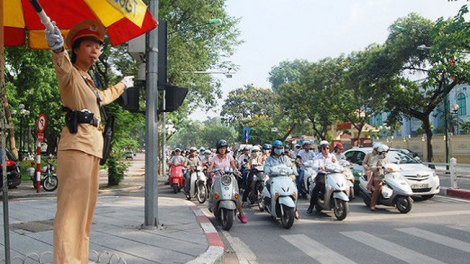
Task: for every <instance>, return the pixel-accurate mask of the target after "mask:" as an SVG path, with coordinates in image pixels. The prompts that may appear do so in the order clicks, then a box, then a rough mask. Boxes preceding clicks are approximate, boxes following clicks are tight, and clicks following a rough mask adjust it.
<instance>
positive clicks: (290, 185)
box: [262, 164, 298, 229]
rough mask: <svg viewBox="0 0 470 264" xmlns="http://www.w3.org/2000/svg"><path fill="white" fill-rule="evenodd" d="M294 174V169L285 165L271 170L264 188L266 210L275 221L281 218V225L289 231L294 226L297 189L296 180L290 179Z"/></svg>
mask: <svg viewBox="0 0 470 264" xmlns="http://www.w3.org/2000/svg"><path fill="white" fill-rule="evenodd" d="M290 174H293V171H292V168H289V167H288V166H286V165H284V164H280V165H276V166H273V167H271V168H270V173H269V180H268V181H267V183H266V186H265V187H264V188H263V199H262V201H263V205H264V209H265V210H266V211H267V212H268V213H269V214H271V216H272V217H273V218H274V219H277V218H281V224H282V226H283V227H284V228H286V229H289V228H291V227H292V225H293V224H294V217H295V210H296V200H297V195H298V192H297V187H296V185H295V182H294V180H293V179H292V178H291V177H289V175H290Z"/></svg>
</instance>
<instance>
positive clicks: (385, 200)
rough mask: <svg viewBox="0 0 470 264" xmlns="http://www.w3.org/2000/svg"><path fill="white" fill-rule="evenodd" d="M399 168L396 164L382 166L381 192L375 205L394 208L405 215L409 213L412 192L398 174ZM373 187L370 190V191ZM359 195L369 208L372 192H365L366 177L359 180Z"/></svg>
mask: <svg viewBox="0 0 470 264" xmlns="http://www.w3.org/2000/svg"><path fill="white" fill-rule="evenodd" d="M400 170H401V169H400V166H399V165H397V164H387V165H385V166H384V173H385V176H384V177H385V178H384V181H383V186H382V191H381V192H380V194H379V196H378V198H377V204H382V205H387V206H394V207H396V208H397V209H398V211H400V213H403V214H406V213H408V212H410V211H411V207H412V199H411V195H412V194H413V190H411V186H410V185H409V183H408V182H407V181H406V179H405V178H404V177H403V175H401V173H399V172H398V171H400ZM372 190H373V187H372V188H371V191H372ZM359 194H360V195H361V196H362V199H363V200H364V203H365V204H366V205H367V206H368V207H370V202H371V198H372V192H370V191H368V190H367V178H366V175H362V176H361V177H360V178H359Z"/></svg>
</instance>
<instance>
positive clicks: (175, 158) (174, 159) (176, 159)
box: [169, 148, 186, 165]
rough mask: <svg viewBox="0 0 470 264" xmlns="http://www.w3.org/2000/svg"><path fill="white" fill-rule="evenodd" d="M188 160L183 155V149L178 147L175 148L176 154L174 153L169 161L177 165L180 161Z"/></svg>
mask: <svg viewBox="0 0 470 264" xmlns="http://www.w3.org/2000/svg"><path fill="white" fill-rule="evenodd" d="M185 161H186V158H185V157H183V156H181V149H179V148H176V149H175V155H173V156H172V157H171V158H170V161H169V163H170V164H171V163H173V164H175V165H178V164H180V163H184V162H185Z"/></svg>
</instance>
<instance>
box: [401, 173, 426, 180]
mask: <svg viewBox="0 0 470 264" xmlns="http://www.w3.org/2000/svg"><path fill="white" fill-rule="evenodd" d="M405 177H406V178H407V179H408V180H412V181H424V180H428V179H429V177H431V174H419V173H418V174H413V175H405Z"/></svg>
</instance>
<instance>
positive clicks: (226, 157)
mask: <svg viewBox="0 0 470 264" xmlns="http://www.w3.org/2000/svg"><path fill="white" fill-rule="evenodd" d="M227 149H228V143H227V141H225V140H224V139H221V140H219V141H218V142H217V145H216V154H215V155H214V156H213V157H212V160H211V165H210V167H209V168H208V169H207V170H208V171H212V170H214V169H216V170H223V169H224V168H225V167H230V168H232V169H233V170H234V171H235V172H236V173H237V174H240V172H239V171H238V169H237V166H236V165H235V160H234V159H233V156H232V155H230V154H227ZM216 175H217V174H216ZM214 177H216V176H214ZM239 192H240V190H239ZM211 193H213V190H211ZM210 197H211V198H210V199H209V207H211V206H210V204H211V203H212V196H210ZM239 204H240V207H239V208H238V212H239V214H238V219H240V222H242V223H243V224H246V223H247V222H248V221H247V219H246V217H245V214H244V213H243V203H241V202H240V203H239Z"/></svg>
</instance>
